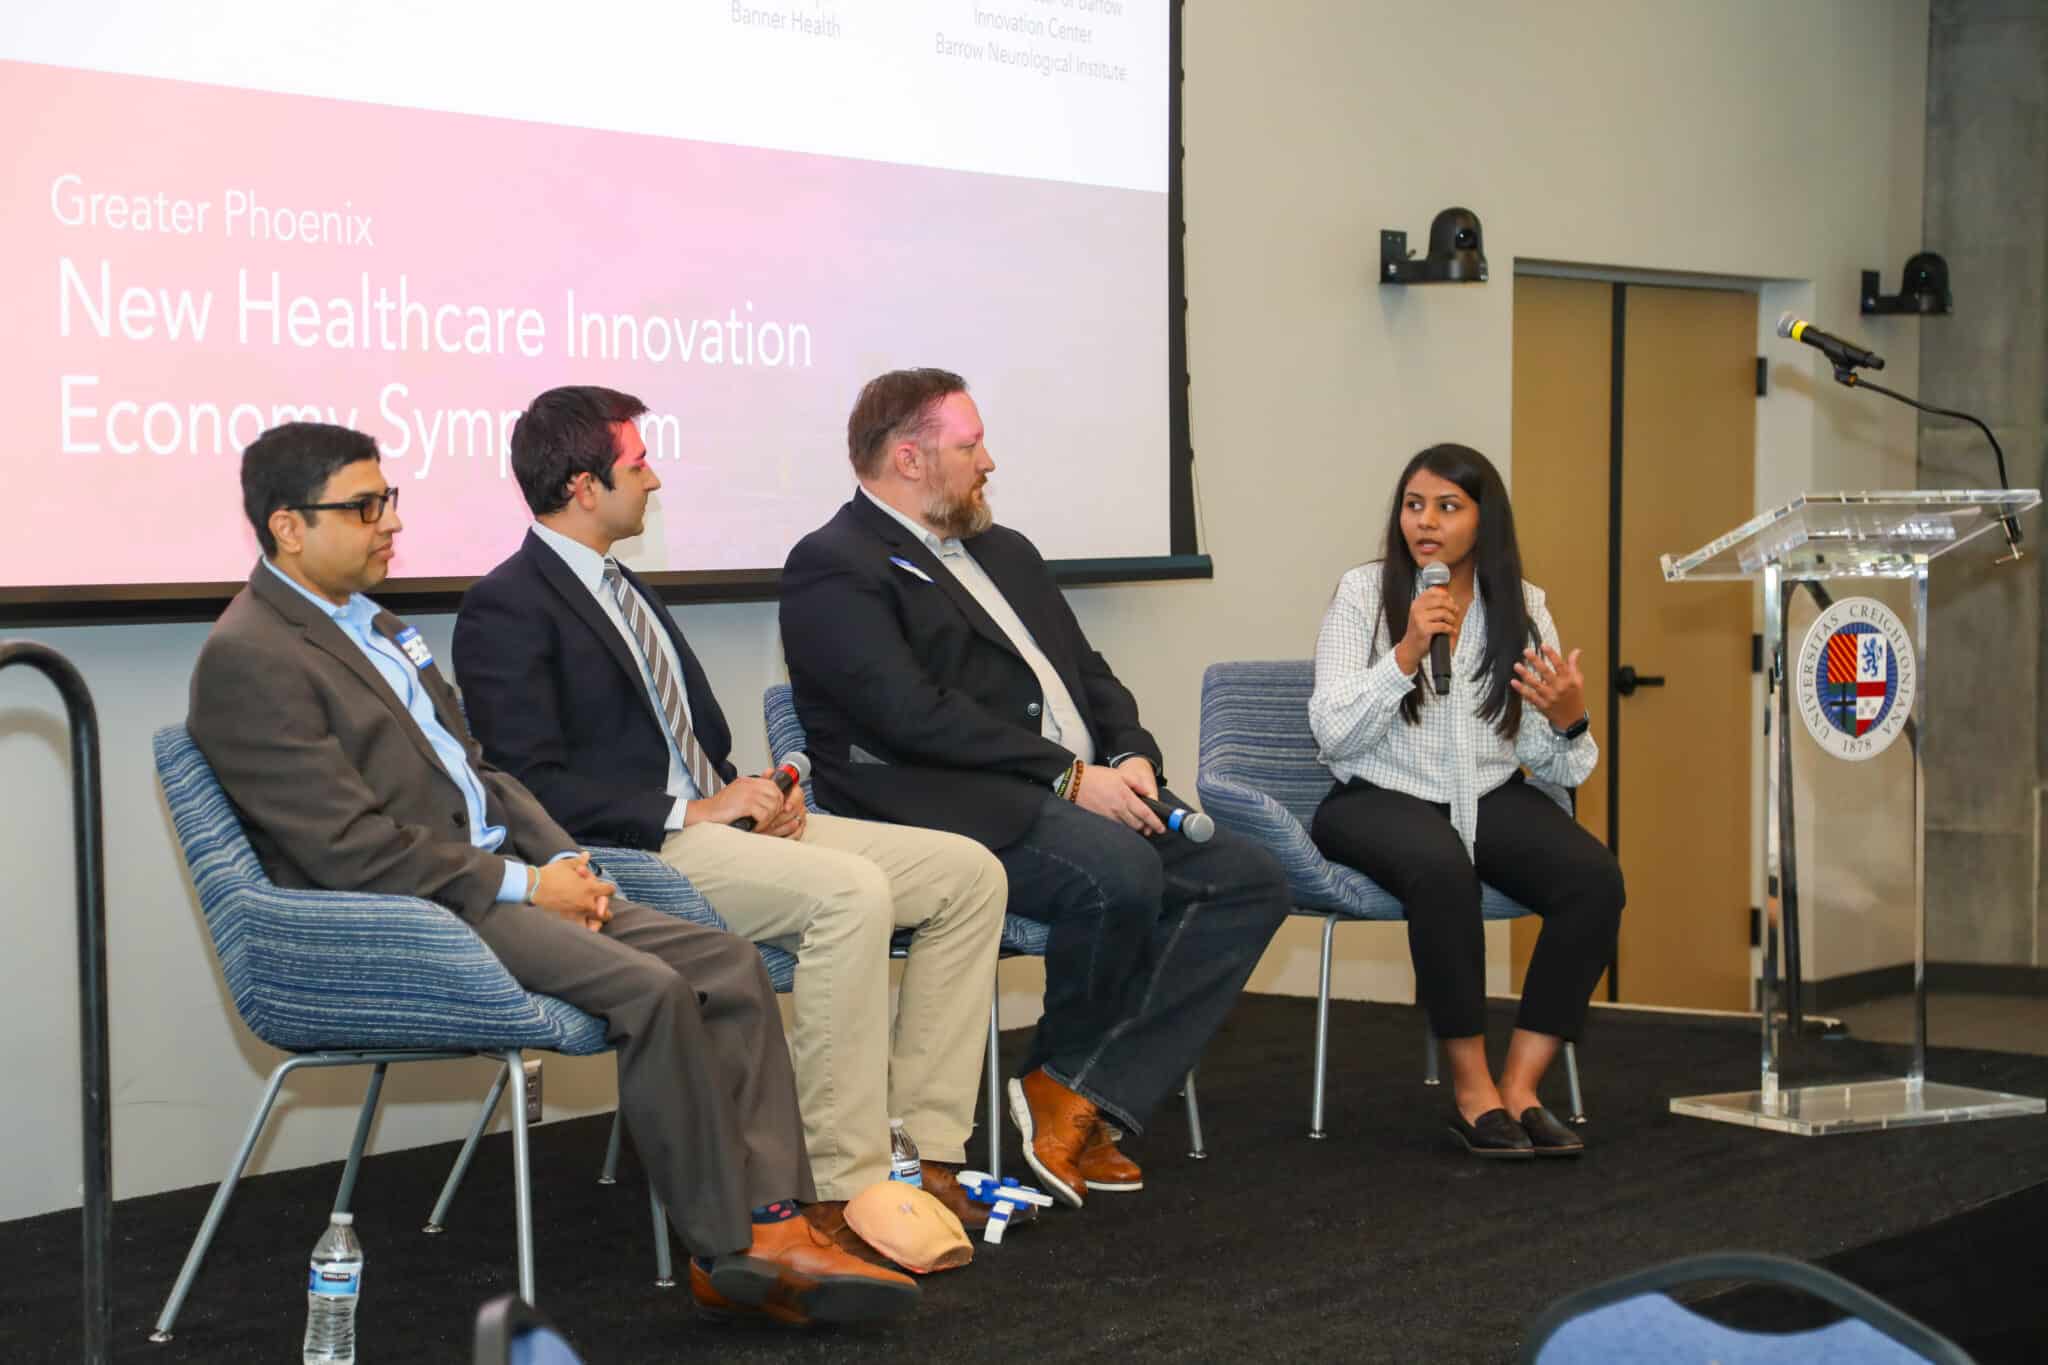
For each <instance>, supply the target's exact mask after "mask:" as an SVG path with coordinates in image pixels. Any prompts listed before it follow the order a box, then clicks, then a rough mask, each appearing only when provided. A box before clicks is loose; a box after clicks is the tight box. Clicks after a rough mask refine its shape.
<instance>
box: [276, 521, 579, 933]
mask: <svg viewBox="0 0 2048 1365" xmlns="http://www.w3.org/2000/svg"><path fill="white" fill-rule="evenodd" d="M263 567H264V568H266V569H269V570H270V571H271V572H272V573H274V574H276V575H277V577H278V581H279V582H281V583H283V584H284V585H285V586H286V587H289V588H290V589H291V590H292V591H293V592H295V593H297V594H298V595H299V596H301V597H303V598H305V599H306V600H307V601H308V602H311V603H312V604H313V605H314V606H316V607H318V608H319V609H320V610H321V611H322V612H323V613H325V614H326V616H327V619H328V620H330V621H332V622H334V624H335V625H336V626H338V627H339V628H340V629H341V633H342V634H343V635H346V636H347V637H348V639H349V643H350V644H352V645H354V646H355V647H356V648H357V649H360V650H361V651H362V652H363V655H364V657H365V658H367V659H368V660H369V661H370V665H371V667H373V668H375V669H376V670H377V676H378V677H380V678H382V679H383V680H384V682H385V684H386V685H387V686H389V687H390V688H391V692H392V695H394V696H396V697H397V698H398V700H399V701H400V702H402V703H404V705H405V710H406V714H407V715H409V716H411V717H412V720H413V724H415V725H417V726H419V727H420V733H421V734H423V735H425V736H426V737H427V745H428V747H429V748H431V749H433V751H434V757H435V758H438V759H439V760H441V766H442V768H444V769H445V770H446V771H447V773H448V776H449V779H450V780H451V781H453V782H454V783H455V788H456V790H457V791H459V792H461V793H462V804H463V807H464V808H465V810H467V812H468V815H469V842H470V843H472V844H474V845H475V846H476V847H478V848H480V849H482V850H483V851H484V852H486V853H495V852H497V851H498V849H499V848H500V847H502V846H503V844H504V842H505V827H504V826H503V825H493V824H490V823H488V821H487V819H486V817H485V815H484V784H483V780H482V779H481V778H479V777H478V776H477V775H476V770H475V769H474V768H471V767H470V766H469V755H468V754H467V753H465V752H464V751H463V748H462V742H461V741H460V740H458V739H456V738H455V736H453V735H451V734H449V733H448V727H447V726H445V725H443V724H441V718H440V717H439V716H437V715H435V714H434V699H433V698H432V697H430V696H428V695H427V689H426V688H425V687H422V686H421V685H420V682H419V669H418V668H417V667H415V666H414V664H413V663H412V661H411V660H410V659H408V658H406V657H405V654H404V652H403V651H401V650H400V649H399V648H398V646H397V645H394V644H392V643H391V641H389V640H387V639H385V638H384V637H383V636H382V635H379V634H378V633H377V631H376V629H375V628H374V627H373V626H371V624H370V623H371V622H372V621H374V620H376V618H377V613H378V612H379V611H380V610H382V609H381V608H380V607H378V605H377V604H376V603H375V602H373V601H371V600H370V599H369V598H367V597H365V596H363V594H361V593H352V594H350V596H349V599H348V605H347V606H345V607H337V606H335V605H334V604H333V603H332V602H330V601H328V600H327V599H326V598H324V597H318V596H315V595H314V594H313V593H310V592H307V591H306V589H305V588H304V587H303V586H301V585H300V584H299V583H297V582H295V581H293V579H292V577H291V575H289V574H287V573H285V572H283V571H282V570H280V569H279V568H278V567H277V566H276V565H275V564H272V563H271V562H270V561H269V560H268V559H265V560H264V561H263ZM573 852H575V850H573V849H570V850H566V851H565V852H564V853H562V854H561V855H558V856H562V857H567V856H569V854H571V853H573ZM526 881H527V873H526V864H525V863H523V862H521V861H520V860H519V859H517V858H507V859H505V879H504V881H503V882H502V883H500V884H499V887H498V899H499V900H500V901H523V900H525V899H526Z"/></svg>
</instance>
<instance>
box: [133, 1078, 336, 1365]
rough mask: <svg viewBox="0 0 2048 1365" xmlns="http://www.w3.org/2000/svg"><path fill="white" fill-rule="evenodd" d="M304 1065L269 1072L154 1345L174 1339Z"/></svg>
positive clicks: (152, 1335) (174, 1287)
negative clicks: (260, 1141)
mask: <svg viewBox="0 0 2048 1365" xmlns="http://www.w3.org/2000/svg"><path fill="white" fill-rule="evenodd" d="M301 1065H304V1059H303V1058H299V1057H289V1058H287V1059H285V1060H284V1061H283V1062H280V1063H279V1064H278V1066H277V1069H276V1070H275V1071H272V1072H271V1073H270V1083H269V1084H268V1085H266V1086H264V1087H263V1098H262V1099H260V1100H258V1101H257V1102H256V1113H255V1114H254V1116H252V1117H251V1118H250V1120H249V1130H248V1132H246V1133H244V1134H243V1135H242V1145H241V1146H240V1147H239V1148H238V1149H236V1151H235V1157H234V1160H232V1161H230V1162H229V1163H228V1173H227V1174H226V1175H225V1176H223V1177H221V1182H220V1188H219V1189H216V1190H215V1191H214V1192H213V1202H212V1203H211V1204H209V1205H207V1207H206V1217H205V1218H204V1219H203V1220H201V1222H200V1224H199V1235H198V1236H196V1237H194V1238H193V1239H192V1249H191V1250H190V1251H188V1252H186V1253H185V1264H184V1266H183V1267H182V1268H181V1269H180V1270H179V1271H178V1280H177V1283H175V1284H173V1285H172V1286H171V1295H170V1297H169V1298H167V1299H165V1300H164V1308H163V1311H162V1312H161V1313H158V1314H157V1315H156V1330H155V1331H154V1332H151V1333H150V1334H149V1339H150V1340H151V1341H155V1342H165V1341H169V1340H170V1339H171V1328H172V1326H173V1325H174V1324H176V1322H177V1321H178V1313H179V1310H181V1309H183V1308H184V1306H185V1296H186V1295H187V1294H189V1293H190V1292H191V1291H192V1281H193V1280H195V1279H197V1278H198V1277H199V1263H200V1262H201V1261H204V1260H205V1259H206V1252H207V1248H209V1247H211V1246H212V1245H213V1234H214V1233H216V1232H218V1231H219V1230H220V1220H221V1217H222V1215H224V1214H225V1213H226V1212H227V1209H228V1201H229V1200H230V1199H232V1198H234V1197H235V1186H236V1185H238V1184H240V1183H241V1180H242V1168H243V1167H244V1166H247V1165H248V1164H249V1154H250V1153H251V1152H254V1151H255V1150H256V1139H257V1138H259V1137H261V1136H262V1135H263V1125H264V1124H265V1123H267V1122H268V1121H269V1120H270V1109H271V1106H272V1105H274V1104H276V1103H277V1091H278V1087H280V1086H282V1085H283V1084H284V1078H285V1076H286V1075H288V1074H289V1073H290V1072H292V1071H293V1070H295V1069H296V1068H298V1067H299V1066H301Z"/></svg>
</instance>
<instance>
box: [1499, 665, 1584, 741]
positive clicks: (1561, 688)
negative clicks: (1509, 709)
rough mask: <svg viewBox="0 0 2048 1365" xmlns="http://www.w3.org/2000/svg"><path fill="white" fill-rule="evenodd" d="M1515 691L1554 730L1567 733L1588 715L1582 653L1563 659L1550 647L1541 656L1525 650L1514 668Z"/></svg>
mask: <svg viewBox="0 0 2048 1365" xmlns="http://www.w3.org/2000/svg"><path fill="white" fill-rule="evenodd" d="M1513 686H1514V689H1515V691H1517V692H1519V693H1521V694H1522V700H1523V701H1525V702H1527V703H1528V704H1529V705H1531V706H1533V707H1535V708H1536V709H1537V710H1538V711H1541V712H1542V713H1543V716H1544V719H1546V720H1548V721H1549V722H1550V724H1551V727H1552V728H1553V729H1557V730H1564V729H1568V728H1570V727H1571V726H1572V725H1574V724H1576V723H1577V722H1578V720H1579V717H1581V716H1583V715H1585V714H1586V678H1585V675H1584V674H1582V673H1580V672H1579V651H1578V650H1576V649H1575V650H1573V651H1572V652H1571V654H1570V656H1569V657H1565V658H1560V657H1559V656H1558V652H1557V651H1556V650H1554V649H1552V648H1551V647H1550V646H1549V645H1545V646H1543V650H1542V652H1541V653H1538V652H1537V651H1536V650H1533V649H1525V650H1523V651H1522V661H1521V662H1520V663H1518V664H1516V665H1515V676H1514V679H1513Z"/></svg>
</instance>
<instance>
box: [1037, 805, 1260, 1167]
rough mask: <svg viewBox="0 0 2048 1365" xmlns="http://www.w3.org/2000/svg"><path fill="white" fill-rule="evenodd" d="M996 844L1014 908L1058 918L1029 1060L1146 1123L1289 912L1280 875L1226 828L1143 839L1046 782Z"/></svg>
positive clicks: (1137, 1124)
mask: <svg viewBox="0 0 2048 1365" xmlns="http://www.w3.org/2000/svg"><path fill="white" fill-rule="evenodd" d="M1161 799H1162V800H1166V801H1169V802H1173V803H1174V804H1179V803H1178V802H1177V800H1176V799H1175V798H1173V797H1172V796H1171V794H1170V793H1164V792H1162V793H1161ZM996 856H997V857H998V858H999V859H1001V860H1002V864H1003V869H1004V870H1005V871H1006V872H1008V873H1009V876H1010V913H1011V914H1015V915H1022V916H1024V917H1025V918H1027V919H1035V920H1039V921H1041V922H1043V923H1045V924H1047V925H1050V926H1051V929H1052V934H1051V941H1050V942H1049V943H1048V945H1047V947H1046V952H1045V1015H1044V1017H1043V1018H1041V1019H1040V1020H1039V1022H1038V1033H1037V1036H1036V1037H1034V1038H1033V1039H1032V1044H1031V1051H1030V1054H1029V1056H1028V1058H1027V1059H1026V1061H1025V1064H1024V1070H1025V1071H1026V1072H1029V1071H1031V1070H1033V1069H1034V1068H1037V1067H1040V1066H1043V1067H1044V1068H1045V1070H1046V1072H1047V1074H1049V1075H1050V1076H1051V1077H1052V1078H1053V1079H1054V1080H1056V1081H1058V1082H1059V1083H1060V1084H1062V1085H1064V1086H1066V1087H1067V1088H1068V1089H1070V1090H1073V1091H1075V1092H1076V1093H1078V1094H1080V1095H1082V1096H1085V1097H1086V1098H1087V1099H1089V1100H1090V1101H1092V1102H1093V1103H1094V1104H1095V1105H1096V1107H1097V1108H1099V1109H1101V1110H1102V1111H1103V1112H1104V1113H1105V1114H1107V1115H1108V1116H1109V1117H1110V1118H1111V1119H1112V1120H1113V1121H1115V1122H1116V1123H1117V1124H1119V1125H1121V1126H1122V1127H1124V1128H1126V1129H1129V1130H1130V1131H1131V1132H1133V1133H1138V1132H1143V1131H1144V1121H1145V1118H1146V1116H1147V1115H1149V1114H1150V1113H1151V1112H1152V1108H1153V1106H1155V1105H1156V1104H1158V1103H1159V1101H1160V1100H1161V1099H1162V1098H1164V1097H1165V1095H1166V1094H1167V1092H1168V1091H1170V1090H1171V1089H1173V1087H1174V1086H1175V1085H1177V1084H1178V1083H1179V1081H1180V1078H1181V1077H1182V1076H1183V1075H1185V1074H1186V1072H1187V1071H1188V1069H1189V1068H1190V1067H1192V1066H1193V1065H1194V1064H1195V1061H1196V1059H1197V1058H1199V1057H1200V1056H1201V1055H1202V1049H1203V1048H1204V1047H1205V1046H1207V1044H1208V1042H1209V1038H1210V1036H1211V1035H1213V1034H1214V1033H1215V1032H1216V1030H1217V1028H1218V1027H1220V1026H1221V1025H1222V1023H1223V1017H1224V1016H1225V1015H1226V1014H1228V1013H1229V1012H1230V1007H1231V1005H1232V1004H1233V1003H1235V1001H1236V1000H1237V996H1238V993H1239V992H1240V991H1242V990H1243V989H1244V983H1245V981H1246V980H1247V979H1248V978H1249V977H1250V976H1251V974H1252V968H1253V967H1255V966H1257V965H1258V961H1259V955H1260V954H1261V953H1263V952H1265V950H1266V944H1267V943H1268V942H1270V941H1271V940H1272V937H1273V934H1274V933H1275V931H1277V930H1278V929H1279V927H1280V924H1281V921H1283V920H1285V919H1286V918H1287V913H1288V907H1289V898H1288V894H1287V878H1286V876H1285V875H1284V874H1283V873H1282V872H1281V870H1280V865H1279V864H1278V863H1276V862H1275V861H1274V860H1273V857H1272V855H1271V854H1269V853H1267V852H1266V851H1265V850H1264V849H1262V848H1260V847H1258V846H1257V845H1256V844H1253V843H1251V842H1249V841H1247V840H1245V839H1241V838H1239V837H1237V836H1236V835H1233V834H1231V833H1229V832H1228V831H1226V830H1218V831H1217V832H1216V835H1215V837H1214V838H1213V839H1211V840H1210V841H1209V842H1208V843H1206V844H1197V843H1191V842H1190V841H1188V840H1187V839H1185V838H1183V837H1181V836H1180V835H1178V834H1162V835H1160V836H1158V837H1156V838H1151V839H1148V838H1146V837H1145V836H1143V835H1141V834H1138V833H1137V832H1135V831H1133V830H1130V829H1126V828H1125V827H1124V826H1122V825H1120V824H1118V823H1117V822H1116V821H1114V820H1111V819H1108V818H1107V817H1104V816H1100V815H1096V814H1094V813H1093V812H1090V811H1086V810H1082V809H1081V808H1080V807H1079V806H1075V805H1071V804H1069V803H1068V802H1066V801H1063V800H1061V799H1060V798H1058V797H1056V796H1053V795H1051V794H1049V793H1048V794H1047V796H1046V798H1045V805H1044V806H1043V808H1042V809H1040V811H1039V813H1038V819H1037V820H1036V821H1035V822H1034V823H1033V824H1032V826H1031V828H1030V829H1028V830H1026V831H1025V833H1024V837H1023V838H1022V839H1020V840H1018V841H1017V842H1016V843H1014V844H1011V845H1010V846H1009V847H1007V848H1001V849H997V850H996Z"/></svg>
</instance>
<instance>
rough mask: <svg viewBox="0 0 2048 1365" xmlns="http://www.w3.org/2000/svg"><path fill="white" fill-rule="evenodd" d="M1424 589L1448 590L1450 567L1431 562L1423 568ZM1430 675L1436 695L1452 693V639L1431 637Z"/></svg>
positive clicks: (1444, 636) (1422, 580)
mask: <svg viewBox="0 0 2048 1365" xmlns="http://www.w3.org/2000/svg"><path fill="white" fill-rule="evenodd" d="M1416 582H1417V584H1418V585H1419V586H1421V587H1424V588H1448V587H1449V586H1450V585H1451V571H1450V569H1449V567H1447V566H1446V565H1444V564H1442V563H1440V562H1438V561H1437V560H1434V559H1432V560H1430V561H1429V563H1427V564H1425V565H1423V566H1422V577H1421V578H1419V579H1417V580H1416ZM1429 673H1430V676H1431V677H1432V678H1434V679H1436V694H1437V695H1438V696H1439V697H1446V696H1449V695H1450V692H1451V637H1450V636H1448V635H1432V636H1430V637H1429Z"/></svg>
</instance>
